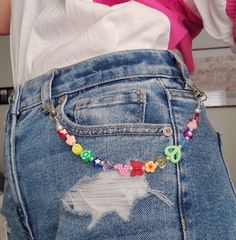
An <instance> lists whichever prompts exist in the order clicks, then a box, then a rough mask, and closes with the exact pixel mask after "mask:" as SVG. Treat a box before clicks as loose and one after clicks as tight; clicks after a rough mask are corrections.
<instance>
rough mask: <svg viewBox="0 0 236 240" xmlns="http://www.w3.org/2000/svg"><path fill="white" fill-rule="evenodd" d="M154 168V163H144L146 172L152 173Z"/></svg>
mask: <svg viewBox="0 0 236 240" xmlns="http://www.w3.org/2000/svg"><path fill="white" fill-rule="evenodd" d="M156 167H157V166H156V165H155V163H154V162H153V161H148V162H146V163H145V170H146V172H152V173H153V172H154V171H155V169H156Z"/></svg>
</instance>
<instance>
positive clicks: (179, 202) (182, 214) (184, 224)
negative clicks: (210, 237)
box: [157, 78, 186, 240]
mask: <svg viewBox="0 0 236 240" xmlns="http://www.w3.org/2000/svg"><path fill="white" fill-rule="evenodd" d="M157 80H158V81H159V83H160V85H161V87H162V88H163V90H164V92H165V94H166V99H167V102H168V106H169V114H170V119H171V123H172V128H173V133H174V144H177V143H178V142H179V139H178V134H177V130H176V122H175V119H174V113H173V110H172V105H171V94H170V92H169V91H168V89H167V88H166V87H165V85H164V83H163V82H162V80H161V79H159V78H158V79H157ZM176 172H177V189H178V207H179V213H180V223H181V227H182V233H183V240H186V221H185V218H184V213H183V209H182V202H183V199H182V185H181V181H180V164H179V163H177V164H176Z"/></svg>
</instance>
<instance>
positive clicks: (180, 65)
mask: <svg viewBox="0 0 236 240" xmlns="http://www.w3.org/2000/svg"><path fill="white" fill-rule="evenodd" d="M168 51H169V50H168ZM169 52H170V53H171V54H172V55H173V56H174V58H175V60H176V63H177V66H178V68H179V70H180V72H181V75H182V77H183V80H184V88H186V87H187V82H188V81H191V79H190V75H189V72H188V69H187V68H186V66H185V64H184V61H183V58H182V54H181V53H180V51H179V50H177V49H175V50H172V51H169Z"/></svg>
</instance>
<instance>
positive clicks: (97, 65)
mask: <svg viewBox="0 0 236 240" xmlns="http://www.w3.org/2000/svg"><path fill="white" fill-rule="evenodd" d="M161 76H165V77H172V78H182V79H183V81H188V80H189V74H188V70H187V69H186V67H184V66H183V65H181V64H179V62H178V60H177V59H176V58H175V56H174V54H172V53H171V52H170V51H167V50H164V51H159V50H149V49H144V50H142V49H141V50H140V49H138V50H128V51H120V52H113V53H109V54H104V55H100V56H98V57H95V58H91V59H88V60H85V61H83V62H79V63H76V64H73V65H70V66H66V67H63V68H56V69H52V70H50V71H49V72H47V73H45V74H43V75H41V76H39V77H36V78H34V79H32V80H29V81H27V82H26V83H25V84H24V86H23V87H22V86H17V87H16V89H15V96H14V100H17V103H15V104H14V105H15V106H14V107H13V109H12V112H13V113H15V114H17V113H19V112H21V111H22V110H24V109H27V108H30V107H32V106H36V105H39V104H41V103H42V104H43V105H44V106H45V107H47V106H50V105H51V101H52V99H53V98H55V97H59V96H61V95H64V94H66V93H71V92H76V91H80V90H83V89H85V88H88V87H92V86H96V85H98V84H102V83H106V82H109V81H115V80H120V79H122V78H131V77H161Z"/></svg>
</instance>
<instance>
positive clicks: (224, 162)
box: [216, 132, 236, 197]
mask: <svg viewBox="0 0 236 240" xmlns="http://www.w3.org/2000/svg"><path fill="white" fill-rule="evenodd" d="M216 134H217V140H218V144H219V150H220V155H221V158H222V160H223V164H224V167H225V169H226V173H227V176H228V178H229V182H230V185H231V188H232V190H233V193H234V196H235V197H236V191H235V189H234V185H233V181H232V179H231V176H230V173H229V169H228V166H227V164H226V161H225V157H224V153H223V145H222V133H221V132H216Z"/></svg>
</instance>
